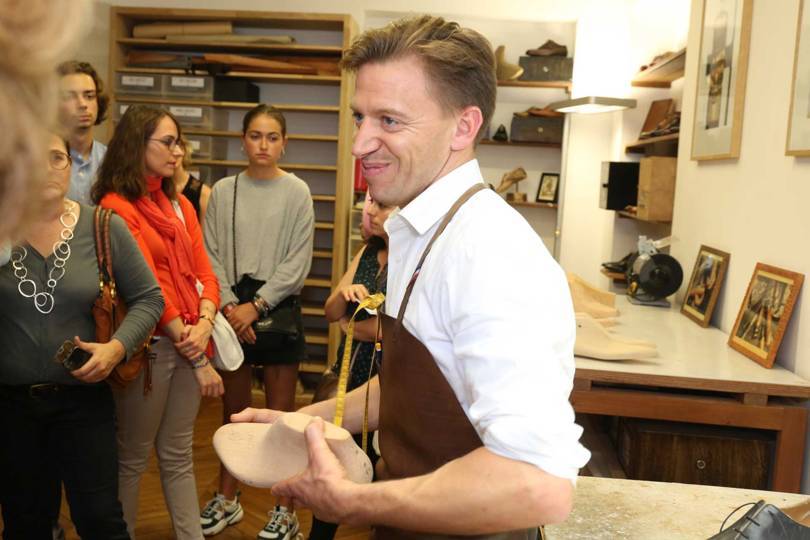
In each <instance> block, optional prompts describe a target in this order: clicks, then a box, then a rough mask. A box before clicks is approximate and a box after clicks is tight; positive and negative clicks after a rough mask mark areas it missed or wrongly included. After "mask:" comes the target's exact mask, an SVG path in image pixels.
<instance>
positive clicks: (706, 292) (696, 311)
mask: <svg viewBox="0 0 810 540" xmlns="http://www.w3.org/2000/svg"><path fill="white" fill-rule="evenodd" d="M730 259H731V255H729V254H728V253H726V252H725V251H720V250H719V249H714V248H710V247H709V246H700V249H699V250H698V256H697V260H696V261H695V268H694V269H693V270H692V277H691V278H690V279H689V287H688V288H687V289H686V296H684V298H683V305H681V313H683V314H684V315H686V316H687V317H689V318H690V319H692V320H693V321H695V322H696V323H698V324H699V325H700V326H702V327H704V328H705V327H707V326H709V323H711V321H712V313H714V306H715V305H716V304H717V297H718V296H719V295H720V288H721V287H722V286H723V280H724V279H725V278H726V269H727V268H728V262H729V260H730Z"/></svg>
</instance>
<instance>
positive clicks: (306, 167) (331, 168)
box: [194, 159, 337, 172]
mask: <svg viewBox="0 0 810 540" xmlns="http://www.w3.org/2000/svg"><path fill="white" fill-rule="evenodd" d="M194 164H195V165H209V166H211V167H247V166H248V162H247V161H243V160H232V159H195V160H194ZM282 167H283V168H285V169H289V170H291V171H323V172H335V171H337V167H336V166H335V165H312V164H306V163H282Z"/></svg>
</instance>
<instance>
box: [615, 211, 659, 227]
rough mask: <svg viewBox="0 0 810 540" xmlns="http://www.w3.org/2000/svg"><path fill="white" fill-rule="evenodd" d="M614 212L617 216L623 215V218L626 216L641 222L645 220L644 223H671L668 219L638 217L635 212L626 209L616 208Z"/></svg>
mask: <svg viewBox="0 0 810 540" xmlns="http://www.w3.org/2000/svg"><path fill="white" fill-rule="evenodd" d="M616 214H617V215H618V216H619V217H623V218H627V219H635V220H637V221H643V222H645V223H662V224H669V223H671V222H669V221H653V220H649V219H641V218H640V217H638V216H637V215H636V213H635V212H628V211H626V210H617V211H616Z"/></svg>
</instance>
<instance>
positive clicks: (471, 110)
mask: <svg viewBox="0 0 810 540" xmlns="http://www.w3.org/2000/svg"><path fill="white" fill-rule="evenodd" d="M483 123H484V115H483V114H481V109H479V108H478V107H476V106H475V105H470V106H468V107H465V108H464V109H462V110H461V112H459V113H458V114H457V115H456V129H455V131H454V132H453V139H452V141H451V142H450V149H451V150H453V151H459V150H465V149H467V148H472V147H473V146H474V145H475V141H476V139H477V137H478V132H479V130H480V129H481V124H483Z"/></svg>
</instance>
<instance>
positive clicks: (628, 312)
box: [571, 296, 810, 493]
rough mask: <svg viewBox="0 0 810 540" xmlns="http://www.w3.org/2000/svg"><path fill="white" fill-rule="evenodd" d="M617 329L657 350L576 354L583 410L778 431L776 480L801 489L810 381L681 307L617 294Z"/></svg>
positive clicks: (576, 394)
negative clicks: (612, 356) (623, 356)
mask: <svg viewBox="0 0 810 540" xmlns="http://www.w3.org/2000/svg"><path fill="white" fill-rule="evenodd" d="M616 307H617V308H618V309H619V311H620V312H621V315H620V316H619V319H618V320H619V322H620V323H619V325H617V326H616V327H614V328H612V330H615V331H616V333H617V334H620V335H625V336H628V337H634V338H639V339H646V340H649V341H653V342H655V343H656V344H657V345H658V354H659V356H658V357H657V358H652V359H649V360H628V361H620V362H608V361H602V360H593V359H590V358H580V357H576V367H577V370H576V376H575V381H574V391H573V392H572V394H571V402H572V403H573V405H574V409H575V410H576V411H577V412H579V413H588V414H601V415H609V416H625V417H630V418H646V419H655V420H670V421H675V422H691V423H697V424H710V425H717V426H735V427H744V428H755V429H763V430H771V431H774V432H776V447H775V459H774V466H773V475H772V485H771V488H772V489H774V490H777V491H784V492H791V493H797V492H798V491H799V487H800V483H801V477H802V467H803V465H804V450H805V436H806V431H807V409H806V408H805V407H803V406H802V402H803V401H805V400H807V399H810V381H808V380H806V379H803V378H801V377H799V376H797V375H795V374H794V373H792V372H790V371H788V370H786V369H784V368H781V367H779V366H774V367H773V368H771V369H766V368H763V367H762V366H760V365H759V364H757V363H756V362H754V361H753V360H750V359H749V358H746V357H745V356H743V355H741V354H740V353H738V352H736V351H734V350H733V349H731V348H730V347H729V346H728V344H727V342H728V335H727V334H725V333H724V332H721V331H720V330H719V329H717V328H701V327H699V326H698V325H697V324H695V323H694V322H692V321H691V320H690V319H688V318H686V317H685V316H684V315H682V314H681V313H680V311H679V307H677V306H673V307H671V308H656V307H648V306H636V305H633V304H630V303H629V302H628V301H627V299H626V298H625V297H624V296H617V297H616Z"/></svg>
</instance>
